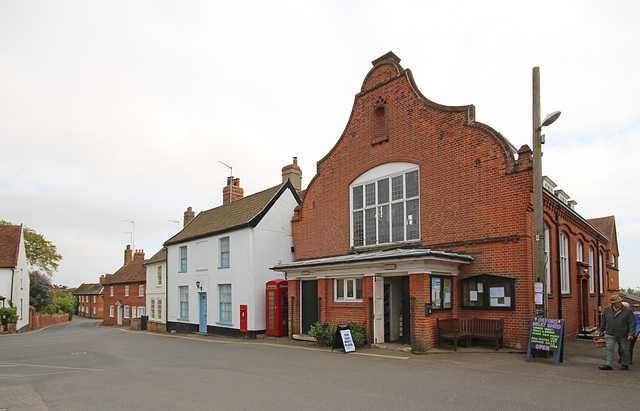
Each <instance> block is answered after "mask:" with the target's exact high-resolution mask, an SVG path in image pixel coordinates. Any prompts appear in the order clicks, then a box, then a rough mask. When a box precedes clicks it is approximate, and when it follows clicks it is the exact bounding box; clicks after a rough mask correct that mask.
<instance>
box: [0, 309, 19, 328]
mask: <svg viewBox="0 0 640 411" xmlns="http://www.w3.org/2000/svg"><path fill="white" fill-rule="evenodd" d="M0 313H6V314H8V316H7V320H8V322H9V323H10V324H15V323H17V322H18V314H16V308H15V307H0Z"/></svg>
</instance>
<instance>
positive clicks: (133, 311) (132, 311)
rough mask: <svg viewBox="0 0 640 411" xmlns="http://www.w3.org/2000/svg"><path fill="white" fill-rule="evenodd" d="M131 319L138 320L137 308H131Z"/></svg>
mask: <svg viewBox="0 0 640 411" xmlns="http://www.w3.org/2000/svg"><path fill="white" fill-rule="evenodd" d="M131 318H138V307H132V308H131Z"/></svg>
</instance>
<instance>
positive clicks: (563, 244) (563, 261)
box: [558, 231, 571, 294]
mask: <svg viewBox="0 0 640 411" xmlns="http://www.w3.org/2000/svg"><path fill="white" fill-rule="evenodd" d="M558 252H559V253H560V278H561V280H560V284H561V292H562V294H569V293H571V281H570V279H571V276H570V274H569V236H568V235H567V234H566V233H565V232H564V231H563V232H561V233H560V240H559V244H558Z"/></svg>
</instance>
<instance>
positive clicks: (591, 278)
mask: <svg viewBox="0 0 640 411" xmlns="http://www.w3.org/2000/svg"><path fill="white" fill-rule="evenodd" d="M595 260H596V258H595V252H594V251H593V247H589V292H590V293H591V294H595V292H596V279H595V275H596V274H595V272H594V271H593V267H594V263H595Z"/></svg>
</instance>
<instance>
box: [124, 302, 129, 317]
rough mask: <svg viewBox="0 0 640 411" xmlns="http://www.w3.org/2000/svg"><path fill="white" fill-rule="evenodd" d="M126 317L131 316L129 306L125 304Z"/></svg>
mask: <svg viewBox="0 0 640 411" xmlns="http://www.w3.org/2000/svg"><path fill="white" fill-rule="evenodd" d="M124 318H129V306H128V305H125V306H124Z"/></svg>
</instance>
